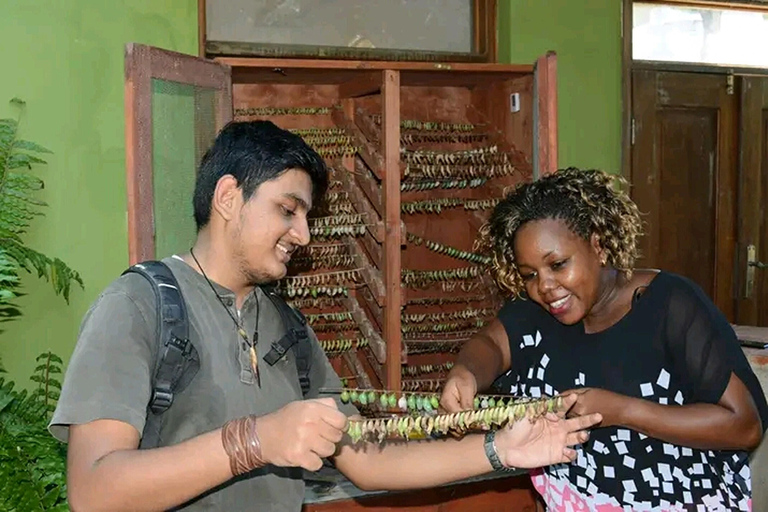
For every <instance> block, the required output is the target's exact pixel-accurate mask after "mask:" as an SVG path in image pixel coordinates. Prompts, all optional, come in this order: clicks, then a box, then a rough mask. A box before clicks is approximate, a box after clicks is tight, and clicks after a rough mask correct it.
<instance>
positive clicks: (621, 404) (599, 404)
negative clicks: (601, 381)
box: [561, 388, 628, 427]
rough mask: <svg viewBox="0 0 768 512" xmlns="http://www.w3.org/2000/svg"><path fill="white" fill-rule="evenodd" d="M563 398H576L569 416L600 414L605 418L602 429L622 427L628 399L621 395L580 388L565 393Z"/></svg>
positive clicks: (598, 389)
mask: <svg viewBox="0 0 768 512" xmlns="http://www.w3.org/2000/svg"><path fill="white" fill-rule="evenodd" d="M561 395H562V396H575V397H576V403H575V404H573V407H571V408H570V409H569V410H568V414H567V416H568V417H569V418H575V417H577V416H587V415H589V414H593V413H596V412H597V413H600V415H601V416H602V417H603V421H602V423H601V425H600V426H601V427H615V426H620V425H622V415H623V413H624V411H625V410H626V407H627V398H628V397H626V396H624V395H620V394H619V393H614V392H613V391H607V390H605V389H600V388H578V389H571V390H569V391H564V392H562V393H561Z"/></svg>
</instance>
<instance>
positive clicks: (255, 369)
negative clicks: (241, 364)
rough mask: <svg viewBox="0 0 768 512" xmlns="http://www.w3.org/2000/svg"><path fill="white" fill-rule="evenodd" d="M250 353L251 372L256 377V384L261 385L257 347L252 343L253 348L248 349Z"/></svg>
mask: <svg viewBox="0 0 768 512" xmlns="http://www.w3.org/2000/svg"><path fill="white" fill-rule="evenodd" d="M248 355H249V356H250V360H251V372H252V373H253V376H254V377H255V378H256V385H257V386H259V387H261V378H260V377H259V358H258V357H257V356H256V347H254V346H253V345H251V348H250V350H249V351H248Z"/></svg>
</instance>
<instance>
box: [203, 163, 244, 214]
mask: <svg viewBox="0 0 768 512" xmlns="http://www.w3.org/2000/svg"><path fill="white" fill-rule="evenodd" d="M242 205H243V192H242V190H240V187H238V186H237V180H236V179H235V177H234V176H232V175H231V174H225V175H224V176H222V177H221V178H219V181H217V182H216V188H215V189H214V190H213V199H212V200H211V213H214V212H215V213H216V214H218V215H219V216H220V217H221V218H222V219H224V220H225V221H230V220H232V219H234V218H235V217H236V216H237V215H238V214H239V212H240V208H241V207H242Z"/></svg>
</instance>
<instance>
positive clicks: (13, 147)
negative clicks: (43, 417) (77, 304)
mask: <svg viewBox="0 0 768 512" xmlns="http://www.w3.org/2000/svg"><path fill="white" fill-rule="evenodd" d="M11 104H13V105H14V106H16V107H17V109H18V110H19V118H20V117H21V112H22V110H23V108H24V102H23V101H21V100H19V99H13V100H11ZM18 135H19V120H18V118H17V119H0V321H7V320H12V319H14V318H17V317H18V316H19V315H20V314H21V312H20V310H19V309H18V307H17V306H16V305H15V304H13V302H12V301H13V299H14V298H15V297H17V296H18V295H19V273H20V271H21V269H24V270H26V271H27V272H36V273H37V275H38V277H41V278H44V279H46V280H47V281H48V282H50V283H51V285H52V286H53V290H54V292H55V293H56V294H58V295H61V296H62V297H64V300H66V301H67V302H69V292H70V289H71V287H72V283H77V284H78V285H80V287H81V288H82V287H83V281H82V279H81V278H80V275H79V274H78V273H77V272H75V271H74V270H72V269H71V268H69V267H68V266H67V265H66V263H64V262H63V261H61V260H60V259H59V258H50V257H48V256H46V255H45V254H43V253H41V252H38V251H36V250H34V249H32V248H31V247H28V246H27V245H26V244H25V242H24V240H23V235H24V234H25V233H26V232H27V229H28V228H29V225H30V222H31V221H32V219H34V218H35V217H37V216H39V215H42V214H43V213H42V210H43V207H45V206H46V204H45V202H43V201H41V200H40V199H38V198H37V197H36V194H37V192H38V191H39V190H41V189H42V188H43V181H42V180H41V179H40V178H38V177H37V176H35V175H33V174H32V173H31V172H30V171H32V166H33V165H34V164H44V163H46V162H45V160H43V159H42V158H40V156H39V155H42V154H46V153H50V151H49V150H48V149H46V148H44V147H42V146H40V145H39V144H36V143H34V142H30V141H28V140H23V139H20V138H19V136H18ZM0 371H2V361H0Z"/></svg>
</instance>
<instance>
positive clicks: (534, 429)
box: [495, 394, 602, 468]
mask: <svg viewBox="0 0 768 512" xmlns="http://www.w3.org/2000/svg"><path fill="white" fill-rule="evenodd" d="M576 400H577V397H576V395H573V394H572V395H570V396H567V397H564V399H563V409H562V410H561V411H559V412H558V413H557V414H555V413H549V414H547V415H546V416H544V417H542V418H538V419H536V420H534V421H531V420H529V419H526V418H523V419H522V420H519V421H517V422H515V423H514V424H512V425H511V426H508V427H506V428H504V429H502V430H500V431H499V432H498V433H497V434H496V439H495V443H496V451H497V452H498V455H499V459H501V462H502V464H504V465H505V466H512V467H516V468H538V467H542V466H549V465H551V464H559V463H561V462H571V461H573V460H574V459H575V458H576V451H575V450H574V449H573V448H571V447H572V446H575V445H579V444H581V443H584V442H586V441H587V439H589V433H588V432H587V431H586V429H588V428H590V427H592V426H594V425H597V424H598V423H600V422H601V421H602V416H601V415H600V414H588V415H585V416H579V417H576V418H572V419H565V414H566V411H568V410H569V409H570V408H571V407H573V405H574V404H575V403H576Z"/></svg>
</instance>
